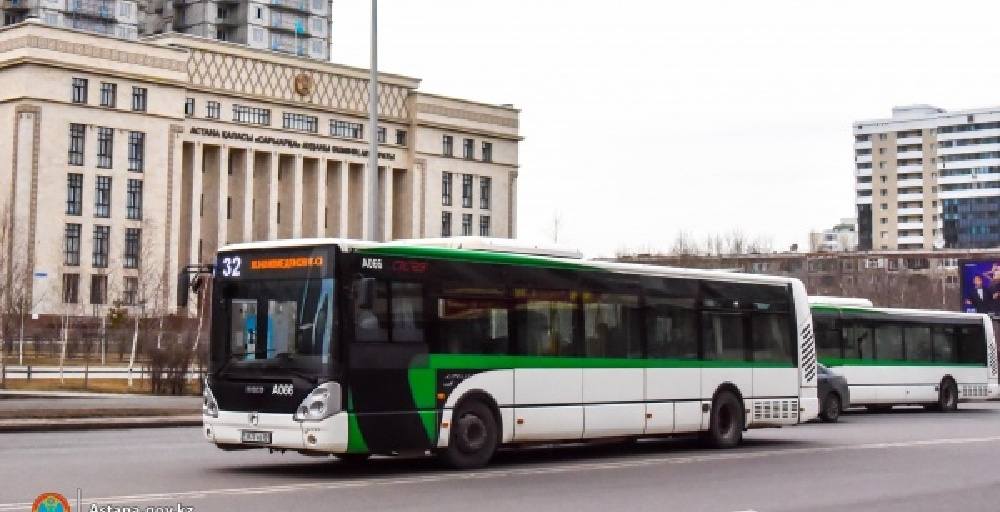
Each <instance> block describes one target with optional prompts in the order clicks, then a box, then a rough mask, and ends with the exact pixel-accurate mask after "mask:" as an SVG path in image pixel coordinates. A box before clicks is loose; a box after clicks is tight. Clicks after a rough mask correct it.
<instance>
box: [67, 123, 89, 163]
mask: <svg viewBox="0 0 1000 512" xmlns="http://www.w3.org/2000/svg"><path fill="white" fill-rule="evenodd" d="M85 128H86V127H85V126H84V125H82V124H77V123H71V124H70V125H69V165H83V148H84V145H85V141H86V136H87V132H86V131H85Z"/></svg>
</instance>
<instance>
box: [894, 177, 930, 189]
mask: <svg viewBox="0 0 1000 512" xmlns="http://www.w3.org/2000/svg"><path fill="white" fill-rule="evenodd" d="M896 186H897V187H899V188H909V187H922V186H924V180H923V179H922V178H915V179H912V180H899V181H897V182H896Z"/></svg>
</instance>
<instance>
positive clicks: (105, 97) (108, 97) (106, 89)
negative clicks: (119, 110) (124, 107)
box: [101, 82, 118, 108]
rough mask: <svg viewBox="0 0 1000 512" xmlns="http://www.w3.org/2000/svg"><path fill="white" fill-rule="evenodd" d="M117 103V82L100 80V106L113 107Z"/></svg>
mask: <svg viewBox="0 0 1000 512" xmlns="http://www.w3.org/2000/svg"><path fill="white" fill-rule="evenodd" d="M116 103H118V84H113V83H110V82H101V106H102V107H111V108H115V104H116Z"/></svg>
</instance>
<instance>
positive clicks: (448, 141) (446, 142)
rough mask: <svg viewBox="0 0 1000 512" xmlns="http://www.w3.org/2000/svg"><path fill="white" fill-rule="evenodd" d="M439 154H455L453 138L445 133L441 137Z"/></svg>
mask: <svg viewBox="0 0 1000 512" xmlns="http://www.w3.org/2000/svg"><path fill="white" fill-rule="evenodd" d="M441 154H442V155H444V156H454V155H455V139H454V138H452V136H451V135H445V136H444V138H443V139H441Z"/></svg>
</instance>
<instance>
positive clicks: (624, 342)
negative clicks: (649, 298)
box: [583, 293, 642, 358]
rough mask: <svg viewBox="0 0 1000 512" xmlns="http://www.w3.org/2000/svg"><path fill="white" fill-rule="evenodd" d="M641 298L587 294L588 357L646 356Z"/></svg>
mask: <svg viewBox="0 0 1000 512" xmlns="http://www.w3.org/2000/svg"><path fill="white" fill-rule="evenodd" d="M640 322H641V318H640V315H639V297H638V296H636V295H618V294H597V293H584V294H583V332H584V348H585V353H586V355H587V357H631V358H641V357H642V342H641V339H640V335H639V326H640Z"/></svg>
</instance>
